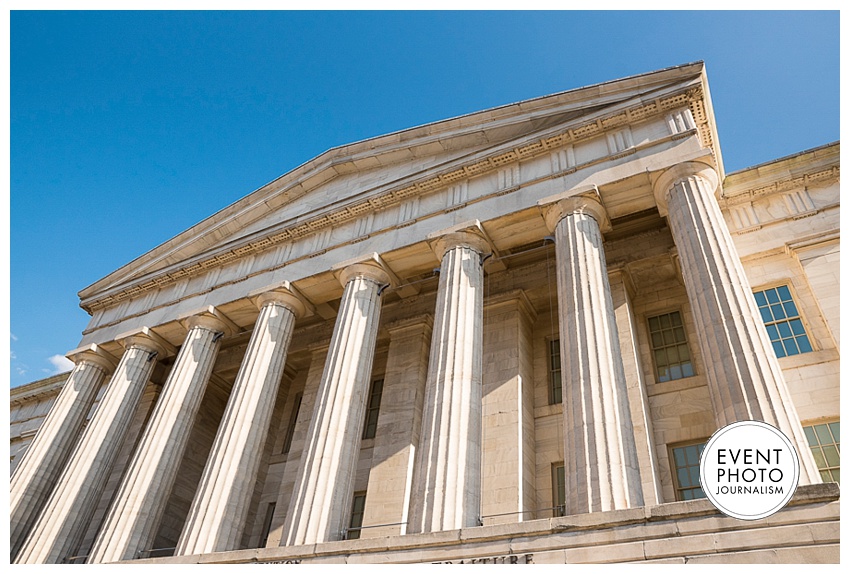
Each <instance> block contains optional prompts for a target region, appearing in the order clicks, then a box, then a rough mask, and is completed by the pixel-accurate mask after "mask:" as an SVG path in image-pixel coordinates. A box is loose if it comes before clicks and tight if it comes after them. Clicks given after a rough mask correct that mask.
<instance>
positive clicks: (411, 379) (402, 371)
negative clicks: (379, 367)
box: [360, 315, 433, 538]
mask: <svg viewBox="0 0 850 574" xmlns="http://www.w3.org/2000/svg"><path fill="white" fill-rule="evenodd" d="M432 326H433V321H432V319H431V317H430V315H425V316H417V317H412V318H409V319H402V320H400V321H396V322H394V323H392V324H390V325H388V326H387V330H388V331H389V333H390V346H389V350H388V352H387V368H386V373H385V375H384V390H383V396H382V398H381V410H380V413H379V414H378V428H377V431H376V432H375V447H374V450H373V451H372V468H371V470H370V471H369V489H368V490H367V491H366V505H365V511H364V515H363V526H378V525H381V524H391V525H392V526H382V527H379V528H365V529H363V530H362V531H361V532H360V538H381V537H384V536H394V535H400V534H407V518H408V511H409V508H410V497H411V490H412V487H413V462H414V459H415V455H416V446H417V445H418V444H419V432H420V430H421V427H422V401H423V399H424V396H425V377H426V376H427V374H428V348H429V347H430V344H431V330H432Z"/></svg>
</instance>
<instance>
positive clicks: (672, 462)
mask: <svg viewBox="0 0 850 574" xmlns="http://www.w3.org/2000/svg"><path fill="white" fill-rule="evenodd" d="M709 438H710V437H705V438H700V439H695V440H687V441H682V442H676V443H669V444H668V445H667V456H668V459H667V460H668V464H669V467H670V476H671V477H672V478H673V494H674V495H675V498H676V502H683V501H686V500H699V499H701V498H707V497H706V496H705V491H703V495H702V496H700V497H696V498H684V497H683V496H682V493H683V492H684V491H685V490H693V489H694V488H699V489H702V485H701V484H700V483H699V480H697V485H696V486H682V485H680V484H679V466H678V465H677V464H676V455H675V453H674V452H673V450H674V449H677V448H687V447H689V446H695V445H702V447H703V449H705V445H707V444H708V441H709ZM700 457H702V453H700ZM687 468H692V465H689V466H688V467H687ZM697 468H699V462H697Z"/></svg>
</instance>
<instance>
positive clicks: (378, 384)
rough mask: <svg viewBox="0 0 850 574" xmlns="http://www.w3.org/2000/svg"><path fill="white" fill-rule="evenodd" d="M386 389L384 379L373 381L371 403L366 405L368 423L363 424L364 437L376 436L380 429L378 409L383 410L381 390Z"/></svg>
mask: <svg viewBox="0 0 850 574" xmlns="http://www.w3.org/2000/svg"><path fill="white" fill-rule="evenodd" d="M383 390H384V379H377V380H375V381H372V388H371V389H370V390H369V404H368V405H367V407H366V424H364V425H363V438H375V431H377V430H378V411H380V410H381V392H382V391H383Z"/></svg>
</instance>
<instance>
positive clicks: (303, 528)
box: [282, 264, 389, 546]
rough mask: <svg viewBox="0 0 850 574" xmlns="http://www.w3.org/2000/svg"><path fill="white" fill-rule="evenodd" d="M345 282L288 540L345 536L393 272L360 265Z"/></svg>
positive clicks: (349, 269) (310, 541)
mask: <svg viewBox="0 0 850 574" xmlns="http://www.w3.org/2000/svg"><path fill="white" fill-rule="evenodd" d="M339 280H340V283H342V284H343V285H344V286H345V288H344V291H343V294H342V301H341V303H340V307H339V313H338V314H337V317H336V324H335V325H334V332H333V336H332V337H331V344H330V348H329V349H328V356H327V359H326V361H325V369H324V372H323V373H322V381H321V383H320V384H319V391H318V394H317V396H316V403H315V406H314V408H313V418H312V420H311V421H310V429H309V430H308V431H307V441H306V444H305V446H304V450H303V452H302V454H301V463H300V468H299V471H298V478H297V479H296V481H295V487H294V488H293V491H292V498H291V502H290V504H289V512H288V513H287V516H286V522H285V524H284V535H283V538H282V542H283V544H284V545H286V546H292V545H298V544H313V543H317V542H327V541H329V540H339V539H340V535H341V531H342V529H343V528H344V521H345V519H346V517H347V516H348V513H349V510H350V506H351V495H352V488H353V482H354V471H355V467H356V464H357V455H358V453H359V450H360V438H361V432H362V430H363V415H364V412H365V408H366V401H367V399H368V397H367V393H368V392H369V382H370V377H371V374H372V360H373V358H374V354H375V339H376V337H377V334H378V320H379V318H380V314H381V290H382V288H383V287H384V286H385V285H387V284H388V283H389V277H388V276H387V274H386V273H385V272H384V271H383V270H382V269H380V268H379V267H377V266H373V265H366V264H355V265H351V266H349V267H347V268H345V269H344V270H343V271H342V273H341V274H340V276H339Z"/></svg>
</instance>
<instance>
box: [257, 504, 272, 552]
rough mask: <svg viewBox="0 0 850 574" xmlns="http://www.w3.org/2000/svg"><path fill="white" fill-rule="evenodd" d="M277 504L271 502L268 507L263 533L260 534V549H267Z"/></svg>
mask: <svg viewBox="0 0 850 574" xmlns="http://www.w3.org/2000/svg"><path fill="white" fill-rule="evenodd" d="M275 506H276V503H274V502H270V503H269V505H268V506H267V507H266V517H265V518H264V519H263V531H262V533H261V534H260V548H265V547H266V543H267V542H268V541H269V533H270V532H271V530H272V518H273V517H274V509H275Z"/></svg>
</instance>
